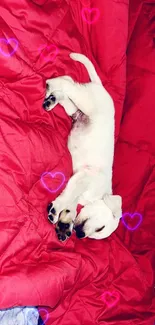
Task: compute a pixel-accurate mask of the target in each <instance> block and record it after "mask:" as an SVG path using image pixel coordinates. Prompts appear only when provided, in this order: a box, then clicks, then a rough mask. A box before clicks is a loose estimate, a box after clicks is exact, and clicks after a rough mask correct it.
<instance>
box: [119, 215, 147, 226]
mask: <svg viewBox="0 0 155 325" xmlns="http://www.w3.org/2000/svg"><path fill="white" fill-rule="evenodd" d="M129 217H130V221H134V225H132V226H128V223H129V222H128V223H127V218H128V219H129ZM121 220H122V222H123V224H124V226H125V227H126V228H127V229H129V230H135V229H137V228H138V226H139V225H140V224H141V222H142V220H143V218H142V215H141V214H140V213H137V212H135V213H133V214H132V213H128V212H126V213H124V214H123V215H122V218H121Z"/></svg>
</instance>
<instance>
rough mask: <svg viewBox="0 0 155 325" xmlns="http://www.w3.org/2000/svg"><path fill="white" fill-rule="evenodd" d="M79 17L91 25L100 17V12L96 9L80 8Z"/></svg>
mask: <svg viewBox="0 0 155 325" xmlns="http://www.w3.org/2000/svg"><path fill="white" fill-rule="evenodd" d="M81 15H82V18H83V20H84V21H86V22H87V24H93V23H95V21H96V20H97V19H98V18H99V16H100V11H99V9H98V8H91V9H89V8H82V10H81Z"/></svg>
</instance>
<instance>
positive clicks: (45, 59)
mask: <svg viewBox="0 0 155 325" xmlns="http://www.w3.org/2000/svg"><path fill="white" fill-rule="evenodd" d="M51 47H54V48H55V53H54V54H53V56H52V59H51V58H49V59H48V58H47V57H45V55H44V54H43V53H42V52H41V50H42V51H44V50H45V49H50V48H51ZM38 51H40V56H41V57H42V58H43V59H44V61H46V62H48V61H52V62H53V61H54V60H55V58H56V56H57V54H58V53H59V49H58V47H57V46H56V45H55V44H51V45H48V46H45V44H44V45H41V46H40V47H39V49H38ZM53 51H54V50H53ZM47 56H48V55H47Z"/></svg>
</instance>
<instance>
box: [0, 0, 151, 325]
mask: <svg viewBox="0 0 155 325" xmlns="http://www.w3.org/2000/svg"><path fill="white" fill-rule="evenodd" d="M143 2H144V1H140V0H131V4H130V10H129V7H128V0H33V1H31V0H21V1H17V0H2V1H1V3H0V26H1V30H0V75H1V78H0V100H1V103H0V308H1V309H2V308H8V307H13V306H25V305H26V306H40V313H41V314H42V316H43V318H44V317H45V318H44V320H45V322H46V324H47V325H57V324H59V325H71V324H74V325H97V324H100V325H105V324H111V325H116V324H122V325H128V324H136V325H142V324H144V325H153V324H154V320H155V298H153V297H154V277H153V268H155V255H154V253H155V252H154V247H155V221H154V220H155V212H154V210H155V209H154V207H155V169H154V165H155V158H154V155H155V136H154V129H155V109H154V108H155V100H154V89H155V46H154V44H155V41H154V40H155V2H154V1H153V0H152V1H151V0H150V1H149V0H148V1H145V2H144V3H143ZM90 8H91V9H90ZM128 17H129V24H128ZM128 28H129V30H128ZM126 49H127V55H126ZM70 52H81V53H83V54H85V55H87V56H88V57H89V58H90V59H91V60H92V62H93V63H94V65H95V67H96V70H97V72H98V74H99V75H100V77H101V79H102V81H103V84H104V85H105V87H106V89H107V90H108V91H109V93H110V94H111V95H112V97H113V99H114V103H115V109H116V113H115V120H116V131H115V136H116V142H117V144H116V151H115V159H114V175H113V176H114V177H113V188H114V192H115V193H117V194H120V195H122V198H123V217H122V221H121V222H120V225H119V228H118V229H117V230H116V232H115V233H114V234H112V235H111V236H110V237H109V238H107V239H105V240H99V241H97V240H91V239H83V240H79V239H77V238H76V237H75V234H73V235H72V236H71V238H70V239H69V240H68V241H67V242H65V243H63V242H59V241H58V240H57V237H56V234H55V230H54V226H52V225H51V224H50V223H49V222H48V220H47V212H46V206H47V204H48V203H49V202H50V201H52V200H54V199H55V197H56V196H57V195H59V193H60V192H61V191H62V189H63V188H64V187H65V184H66V182H67V181H68V179H69V178H70V176H71V174H72V163H71V156H70V153H69V152H68V149H67V137H68V134H69V132H70V129H71V120H70V118H69V117H68V116H67V115H66V113H65V112H64V110H63V108H62V107H61V106H57V107H56V108H55V109H54V110H53V111H51V112H50V113H47V112H45V111H44V110H43V108H42V102H43V99H44V95H45V80H46V79H47V78H50V77H55V76H59V75H64V74H68V75H71V76H72V77H73V78H74V79H75V80H77V81H79V82H85V81H88V80H89V79H88V74H87V71H86V69H85V68H84V67H83V66H82V65H80V63H78V62H74V61H72V60H71V59H70V58H69V53H70ZM126 63H127V64H126ZM126 66H127V79H126ZM125 91H126V100H125V103H124V98H125ZM123 105H124V107H123ZM45 172H48V173H51V174H46V175H45V174H44V173H45ZM129 213H130V214H129ZM41 306H42V308H43V306H44V308H46V309H47V310H48V312H49V315H48V317H46V315H45V310H41ZM47 318H48V320H47Z"/></svg>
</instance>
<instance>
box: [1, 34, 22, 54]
mask: <svg viewBox="0 0 155 325" xmlns="http://www.w3.org/2000/svg"><path fill="white" fill-rule="evenodd" d="M11 40H12V41H14V42H15V43H16V48H15V49H13V50H12V52H11V53H9V54H7V53H5V52H4V51H3V50H2V48H1V46H0V53H1V54H2V55H4V56H5V57H7V58H9V57H10V56H12V55H13V54H14V53H15V52H16V50H17V47H18V44H19V43H18V41H17V39H15V38H8V39H6V38H0V43H1V41H2V42H4V43H5V44H7V45H8V44H10V41H11ZM10 46H11V44H10Z"/></svg>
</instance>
